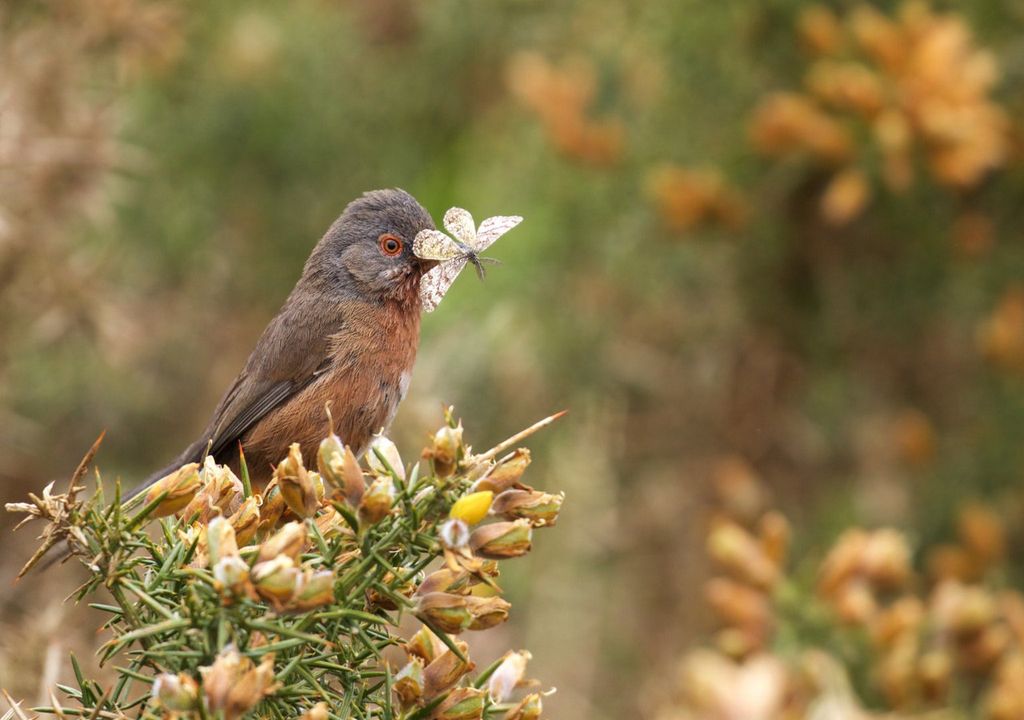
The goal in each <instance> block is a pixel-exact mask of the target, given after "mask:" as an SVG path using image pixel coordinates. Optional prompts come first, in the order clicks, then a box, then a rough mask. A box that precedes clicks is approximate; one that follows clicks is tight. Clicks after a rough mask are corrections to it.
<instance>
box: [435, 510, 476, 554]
mask: <svg viewBox="0 0 1024 720" xmlns="http://www.w3.org/2000/svg"><path fill="white" fill-rule="evenodd" d="M437 536H438V538H440V540H441V544H442V545H444V546H445V547H446V548H447V549H449V550H461V549H463V548H465V547H468V545H469V526H468V525H467V524H466V523H465V521H463V520H459V519H458V518H452V519H451V520H448V521H447V522H445V523H443V524H442V525H441V527H440V528H438V530H437Z"/></svg>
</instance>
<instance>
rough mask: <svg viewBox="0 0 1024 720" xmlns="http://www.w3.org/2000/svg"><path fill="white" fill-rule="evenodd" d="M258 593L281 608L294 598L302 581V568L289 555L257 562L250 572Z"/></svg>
mask: <svg viewBox="0 0 1024 720" xmlns="http://www.w3.org/2000/svg"><path fill="white" fill-rule="evenodd" d="M250 577H251V579H252V582H253V584H254V585H255V587H256V593H257V594H258V595H259V596H260V597H261V598H263V599H264V600H267V601H268V602H270V603H271V604H272V605H273V606H274V607H275V608H277V609H281V608H282V607H284V605H285V604H286V603H287V602H288V601H289V600H291V599H292V597H293V596H294V595H295V593H296V591H297V590H298V589H299V586H300V585H301V583H302V570H301V569H300V568H299V567H298V566H296V564H295V561H294V560H292V559H291V558H290V557H288V556H287V555H278V556H277V557H276V558H274V559H273V560H267V561H265V562H260V563H256V564H255V565H254V566H253V568H252V572H251V573H250Z"/></svg>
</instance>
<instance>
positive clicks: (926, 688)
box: [917, 650, 953, 702]
mask: <svg viewBox="0 0 1024 720" xmlns="http://www.w3.org/2000/svg"><path fill="white" fill-rule="evenodd" d="M917 676H918V679H919V680H920V683H921V691H922V694H923V695H924V697H925V699H927V700H929V701H931V702H942V701H945V699H946V696H947V695H948V694H949V689H950V684H951V678H952V676H953V658H951V657H950V655H949V653H948V652H945V651H943V650H932V651H930V652H926V653H924V654H923V655H922V656H921V659H920V660H918V663H917Z"/></svg>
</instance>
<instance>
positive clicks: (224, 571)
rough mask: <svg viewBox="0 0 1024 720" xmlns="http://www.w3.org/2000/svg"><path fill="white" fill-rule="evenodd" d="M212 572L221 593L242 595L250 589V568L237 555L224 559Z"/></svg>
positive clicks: (219, 561)
mask: <svg viewBox="0 0 1024 720" xmlns="http://www.w3.org/2000/svg"><path fill="white" fill-rule="evenodd" d="M212 570H213V579H214V580H216V582H217V585H218V586H219V588H218V589H219V590H220V591H221V592H227V593H232V594H235V595H241V594H242V593H244V592H245V591H246V589H247V588H248V587H249V566H248V565H247V564H246V562H245V561H244V560H243V559H242V558H240V557H238V556H237V555H229V556H227V557H222V558H221V559H220V560H218V561H217V562H216V563H215V564H214V565H213V566H212Z"/></svg>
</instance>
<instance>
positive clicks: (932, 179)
mask: <svg viewBox="0 0 1024 720" xmlns="http://www.w3.org/2000/svg"><path fill="white" fill-rule="evenodd" d="M0 13H2V16H0V22H2V26H0V27H2V34H0V51H2V52H3V54H4V58H5V60H6V59H7V58H17V62H11V61H8V62H5V63H4V67H5V72H4V74H3V75H2V76H0V88H2V91H0V98H2V99H0V102H2V103H3V106H2V107H3V109H2V110H0V112H2V116H0V117H2V124H0V159H2V161H0V184H2V187H3V188H4V192H3V193H2V194H0V220H3V222H2V223H0V258H2V259H0V296H2V303H0V348H2V354H0V398H2V402H0V475H2V476H3V477H5V478H8V479H9V480H10V482H8V483H7V484H6V486H8V487H11V488H20V487H24V486H26V485H38V484H39V483H41V482H42V481H43V480H45V479H47V478H49V477H51V476H56V475H64V474H66V472H67V469H68V467H69V466H70V465H73V464H74V461H75V459H76V456H77V455H79V454H80V452H81V449H82V448H83V447H85V446H87V445H88V443H89V442H90V441H91V440H92V438H93V437H94V436H95V434H96V432H97V430H98V429H99V428H101V427H106V428H108V430H109V443H108V445H107V446H106V447H105V450H104V456H103V457H101V458H100V460H101V462H102V464H103V465H104V468H105V470H106V471H107V472H106V475H107V476H108V477H110V476H113V475H115V474H117V473H122V474H123V475H124V476H125V477H126V478H133V477H137V476H139V475H140V474H142V473H145V472H146V471H148V470H150V469H151V468H152V467H154V466H157V465H159V464H161V463H162V461H163V460H164V459H166V458H168V457H171V456H172V455H173V454H175V453H176V452H177V451H178V450H179V449H180V447H181V446H182V445H183V444H184V443H186V442H188V441H190V440H192V439H193V435H194V434H195V432H196V431H197V429H198V428H200V427H202V426H203V424H204V421H205V419H206V417H207V414H208V413H209V411H210V409H211V408H212V406H213V404H214V403H215V402H216V399H217V397H218V395H219V393H220V392H221V391H222V390H223V388H224V387H225V386H226V385H227V384H228V382H229V381H230V380H231V378H232V377H233V376H234V375H235V373H236V372H237V370H238V368H239V367H240V366H241V364H242V362H243V361H244V358H245V356H246V354H247V353H248V351H249V349H250V348H251V347H252V344H253V342H254V340H255V338H256V337H257V335H258V333H259V332H260V330H261V329H262V327H263V326H264V324H265V323H266V322H267V320H268V318H269V317H271V315H272V313H273V312H275V311H276V309H277V308H278V307H279V304H280V302H281V301H282V299H283V298H284V296H285V295H286V293H287V291H288V289H289V288H290V286H291V284H292V283H293V282H294V279H295V277H296V276H297V274H298V272H299V269H300V267H301V264H302V262H303V260H304V259H305V257H306V254H307V252H308V250H309V248H310V247H311V246H312V245H313V243H314V242H315V240H316V239H317V238H318V237H319V236H320V234H321V233H322V232H323V231H324V229H325V228H326V227H327V226H328V225H329V223H330V222H331V221H332V220H333V219H334V217H336V215H337V214H338V213H339V212H340V210H341V208H342V207H343V206H344V204H345V203H346V202H348V201H349V200H350V199H352V198H353V197H355V196H356V195H358V194H359V193H360V192H362V191H364V190H367V189H370V188H374V187H382V186H392V185H399V186H402V187H404V188H405V189H407V190H409V191H410V192H412V193H413V194H414V195H416V196H417V197H418V198H419V199H420V200H421V201H422V202H423V203H424V205H425V206H426V207H428V208H429V209H430V210H431V211H432V212H434V214H435V216H436V215H438V214H439V213H440V212H441V211H442V210H443V209H444V208H447V207H449V206H451V205H455V204H458V205H460V206H462V207H466V208H468V209H470V210H471V211H472V212H474V213H475V214H476V215H477V216H480V217H484V216H487V215H492V214H499V213H516V214H521V215H523V216H524V217H525V218H526V220H525V222H524V223H523V225H522V226H521V227H520V228H517V230H516V231H515V235H510V238H511V239H510V240H508V241H506V243H507V244H506V243H503V244H502V246H499V248H498V249H497V256H498V257H500V258H501V259H502V260H503V261H504V265H502V266H501V267H498V268H495V269H494V270H493V271H492V272H491V273H489V275H488V278H487V281H486V282H485V283H482V284H480V283H475V282H473V281H472V280H470V279H469V278H468V277H467V278H464V279H463V280H461V281H460V282H459V283H457V284H456V287H455V288H453V290H452V292H451V293H450V295H449V296H448V298H447V299H446V301H445V303H444V305H443V306H442V307H441V309H440V310H439V311H438V312H437V313H435V314H433V315H431V316H429V317H427V318H426V319H425V322H424V331H423V339H422V344H421V351H420V357H419V361H418V366H417V371H416V377H415V381H414V383H413V389H412V392H411V394H410V397H409V398H408V399H407V400H406V403H405V404H404V406H403V408H402V411H401V412H400V413H399V419H398V422H397V424H396V427H395V434H396V436H397V437H399V438H400V439H409V438H412V439H418V438H417V433H418V429H419V428H421V427H422V426H423V425H424V422H425V420H426V419H427V418H433V417H436V412H437V407H438V406H439V405H440V404H441V403H442V402H445V403H447V402H454V403H456V404H458V405H459V407H460V408H462V409H463V410H464V411H465V412H466V414H467V415H468V416H471V417H473V418H474V419H475V421H476V423H478V427H479V428H480V433H481V434H482V435H483V436H484V437H498V436H499V433H501V432H502V431H503V430H507V428H508V427H509V425H510V424H511V425H513V426H514V425H521V424H525V423H526V422H528V421H529V419H530V418H532V417H536V416H539V415H542V414H546V413H547V412H550V411H552V410H555V409H558V408H561V407H570V408H571V409H572V414H571V415H570V418H572V422H570V423H567V424H566V426H565V427H564V428H563V429H561V430H559V431H557V432H554V433H552V434H551V440H550V443H551V444H550V446H549V447H548V451H549V452H550V453H551V456H552V457H554V458H555V461H554V462H552V463H550V464H548V463H545V465H546V466H549V467H552V468H554V469H553V470H552V473H553V474H556V475H558V480H557V482H551V483H544V484H546V485H551V486H558V487H564V488H565V489H566V490H567V491H568V493H569V496H570V497H571V498H572V499H573V508H572V510H571V511H570V512H567V513H566V516H565V517H564V518H563V521H562V527H563V538H564V543H565V547H564V548H561V549H559V551H557V552H555V551H549V550H547V549H544V548H541V549H540V550H539V551H538V552H537V553H536V555H535V557H533V558H532V559H531V560H530V561H529V563H526V564H525V567H526V568H528V569H527V570H525V571H523V572H522V574H521V575H515V574H513V580H512V581H511V582H510V593H511V594H512V595H519V597H517V598H516V599H517V600H518V601H520V602H519V604H518V607H524V608H529V609H528V610H526V611H524V612H523V614H522V616H521V617H520V618H514V619H513V622H522V623H523V625H522V627H524V628H525V629H526V633H527V636H528V638H529V644H530V646H531V648H532V649H533V650H534V652H535V655H536V661H535V664H536V665H537V669H538V673H539V674H541V675H543V676H544V677H545V678H547V679H548V680H550V681H551V682H552V683H553V684H555V685H557V686H559V688H560V692H559V694H558V695H557V696H555V697H554V698H552V702H551V706H552V707H553V708H555V710H554V712H556V713H557V714H558V715H559V716H560V717H595V716H608V717H612V716H622V715H626V714H635V711H636V708H637V707H638V706H639V702H640V701H639V699H638V691H637V688H639V687H640V686H641V685H642V684H643V683H642V682H641V680H642V678H646V677H649V676H650V675H651V674H652V672H653V673H655V674H657V672H656V671H658V670H659V669H665V668H667V667H669V665H670V663H671V662H672V658H673V657H674V656H675V654H676V651H677V649H678V648H679V647H682V646H683V644H684V643H685V642H686V641H687V640H688V639H690V638H692V637H693V635H694V633H695V632H696V631H697V630H698V629H699V628H700V627H702V625H703V624H704V622H705V621H706V617H705V616H704V613H703V611H702V610H700V608H699V607H697V606H695V605H694V604H692V603H691V594H692V593H691V590H692V588H693V587H694V582H695V581H696V579H698V578H700V577H702V575H703V572H704V559H703V558H702V555H701V552H700V551H699V548H700V544H701V532H700V530H701V528H700V523H699V519H700V517H701V516H702V505H703V504H704V501H705V498H706V490H707V487H708V484H709V480H710V478H711V477H712V476H713V475H714V468H715V467H717V466H718V463H719V461H720V460H721V459H722V458H723V457H730V458H732V457H738V458H740V459H741V460H742V462H743V463H745V464H746V465H749V466H750V467H752V468H753V469H754V470H755V471H756V472H757V473H758V474H759V475H760V476H762V477H763V478H764V479H765V482H766V483H767V484H768V485H770V486H771V487H772V488H773V490H774V491H775V493H776V494H777V496H778V498H779V502H780V504H781V506H782V507H783V508H784V509H785V510H786V511H787V514H788V515H789V516H790V517H791V519H792V521H793V522H794V524H795V525H796V526H797V527H798V528H800V530H801V532H800V533H799V537H800V538H801V543H802V545H803V546H802V547H798V548H796V551H797V554H796V555H795V556H796V557H801V556H802V555H803V554H804V553H810V554H812V555H813V554H814V549H815V548H817V547H820V545H821V543H822V542H824V541H825V540H826V539H831V538H832V537H833V536H834V535H835V533H836V531H837V528H839V527H842V526H844V525H846V524H849V523H852V522H856V523H859V524H863V525H865V526H867V527H871V526H873V525H875V524H880V523H884V524H889V525H897V526H899V527H902V528H905V529H906V530H907V532H908V533H910V534H911V536H912V538H913V539H914V541H915V542H914V543H913V547H931V546H932V545H934V544H935V543H937V542H942V541H943V539H945V538H948V537H950V536H951V534H952V532H953V528H954V526H955V525H956V518H957V517H958V514H959V513H960V512H962V509H963V506H964V503H969V502H973V501H978V500H980V501H985V502H988V503H991V504H993V505H996V506H999V507H1000V508H1001V509H1003V510H1004V511H1005V513H1006V517H1005V522H1006V526H1007V528H1008V529H1009V530H1008V532H1009V535H1010V537H1009V538H1008V541H1007V546H1008V547H1010V548H1012V547H1015V546H1016V545H1018V544H1019V540H1020V538H1019V537H1018V535H1019V531H1017V530H1016V528H1018V527H1020V526H1021V523H1020V519H1021V514H1022V513H1024V508H1022V504H1021V499H1020V494H1019V492H1018V491H1017V486H1018V484H1019V483H1018V480H1019V477H1020V474H1021V472H1022V463H1024V455H1022V450H1021V448H1022V445H1021V443H1020V442H1019V429H1018V428H1019V427H1020V426H1021V423H1022V421H1024V383H1022V368H1024V300H1022V292H1024V289H1022V288H1024V284H1022V280H1021V278H1022V277H1024V242H1022V238H1021V235H1020V231H1019V228H1020V227H1021V221H1020V217H1019V216H1020V213H1021V210H1020V208H1022V207H1024V202H1022V200H1024V197H1022V195H1024V172H1022V167H1021V162H1020V160H1021V157H1020V146H1021V142H1020V138H1021V129H1020V125H1019V121H1018V120H1017V118H1019V117H1020V116H1021V110H1022V107H1021V105H1022V101H1021V97H1022V94H1021V92H1020V90H1021V84H1022V82H1024V65H1022V61H1021V58H1022V57H1024V55H1022V53H1021V38H1022V37H1024V36H1022V32H1021V31H1022V29H1024V16H1022V14H1021V9H1020V7H1019V4H1017V3H1014V2H1010V1H1009V0H994V1H993V2H986V3H973V4H967V3H962V4H953V3H935V4H934V5H926V4H922V3H914V2H911V3H902V2H876V3H870V4H868V3H857V2H838V1H837V2H830V3H825V4H812V3H808V2H803V1H800V0H770V1H769V2H754V1H753V0H747V1H744V2H732V3H718V4H709V3H705V2H697V1H696V0H684V1H683V2H668V1H654V2H647V3H640V4H637V3H629V2H624V1H623V0H591V1H590V2H586V3H574V2H554V3H542V2H537V1H536V0H503V1H499V0H493V1H487V2H470V1H469V0H437V1H436V2H431V3H423V2H415V1H414V0H387V2H372V1H371V0H298V1H296V2H292V3H288V4H287V5H285V4H282V3H271V2H244V3H243V2H241V1H240V0H238V1H235V0H218V2H212V3H211V2H207V3H200V2H197V1H196V0H191V1H189V0H145V1H144V0H102V1H98V0H97V1H94V2H90V3H85V4H81V3H72V2H59V1H56V0H55V1H54V2H49V3H46V4H38V3H33V2H28V1H27V0H17V1H15V2H10V3H7V4H6V5H5V6H4V8H3V9H2V10H0ZM58 150H59V152H58ZM11 257H13V258H16V259H17V262H12V261H11V260H10V259H9V258H11ZM543 451H544V450H543V449H542V448H538V452H543ZM14 481H17V482H14ZM1021 569H1022V562H1021V558H1020V557H1018V556H1016V555H1014V554H1013V553H1009V555H1008V557H1007V559H1006V563H1005V573H1006V577H1007V579H1008V580H1010V581H1016V580H1018V579H1019V578H1020V573H1021ZM12 602H13V601H12ZM25 604H26V605H31V603H25Z"/></svg>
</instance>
